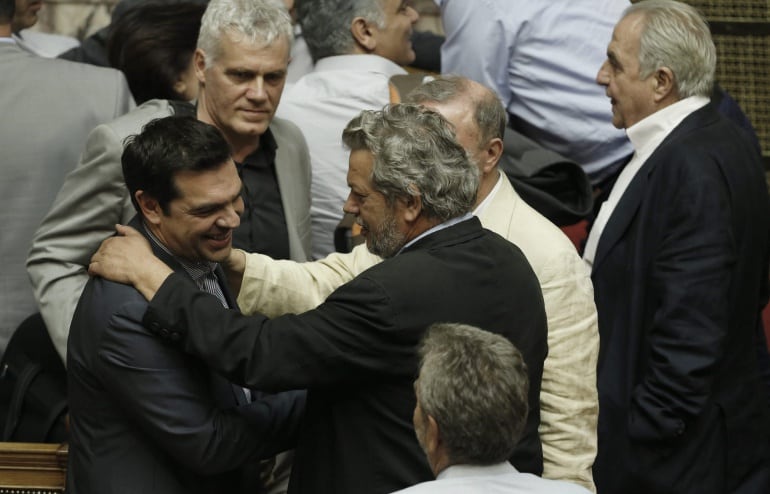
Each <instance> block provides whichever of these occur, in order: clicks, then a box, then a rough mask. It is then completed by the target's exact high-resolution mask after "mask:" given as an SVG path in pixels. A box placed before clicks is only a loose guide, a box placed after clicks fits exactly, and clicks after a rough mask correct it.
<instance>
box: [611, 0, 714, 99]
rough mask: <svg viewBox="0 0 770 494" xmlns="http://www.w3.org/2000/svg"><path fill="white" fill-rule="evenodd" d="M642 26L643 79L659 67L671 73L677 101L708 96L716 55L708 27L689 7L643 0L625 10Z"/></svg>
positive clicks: (664, 1) (670, 1) (640, 72)
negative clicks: (636, 18) (634, 16)
mask: <svg viewBox="0 0 770 494" xmlns="http://www.w3.org/2000/svg"><path fill="white" fill-rule="evenodd" d="M632 14H638V15H641V16H642V17H643V21H644V25H643V28H642V34H641V39H640V45H639V75H640V77H641V78H642V79H646V78H647V77H649V76H650V74H652V73H653V72H655V70H657V69H658V68H660V67H668V68H669V69H671V71H672V72H673V73H674V78H675V83H676V88H677V91H678V93H679V97H680V98H687V97H689V96H709V95H710V94H711V91H712V89H713V86H714V73H715V71H716V63H717V54H716V47H715V46H714V41H713V40H712V38H711V31H709V27H708V24H707V23H706V21H705V19H704V18H703V16H702V15H701V14H700V13H699V12H698V11H697V10H696V9H695V8H694V7H692V6H690V5H687V4H685V3H681V2H676V1H674V0H645V1H643V2H639V3H636V4H633V5H631V6H630V7H628V8H627V9H626V11H625V13H624V14H623V17H627V16H629V15H632Z"/></svg>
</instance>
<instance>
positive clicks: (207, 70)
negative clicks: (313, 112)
mask: <svg viewBox="0 0 770 494" xmlns="http://www.w3.org/2000/svg"><path fill="white" fill-rule="evenodd" d="M207 56H209V55H208V54H205V53H203V52H202V51H201V50H200V49H198V50H197V51H196V52H195V70H196V75H197V77H198V80H199V81H200V83H201V89H200V93H199V96H198V107H199V110H198V114H199V118H200V119H201V120H203V121H204V122H206V123H210V124H212V125H214V126H215V127H217V128H218V129H219V130H220V131H221V132H222V134H223V135H224V136H225V138H226V139H227V141H228V142H229V143H230V145H231V146H232V147H233V148H234V155H235V156H236V159H241V158H240V157H239V156H238V155H239V154H240V153H239V148H240V147H242V146H248V145H253V144H254V142H255V140H256V139H255V138H258V137H259V136H260V135H262V134H264V133H265V131H266V130H267V127H268V126H269V125H270V122H271V121H272V119H273V115H275V110H276V108H277V107H278V103H279V102H280V101H281V93H282V92H283V86H284V84H285V82H286V68H287V65H288V63H289V41H288V40H287V39H285V38H279V39H277V40H275V41H274V42H273V43H272V44H271V45H269V46H264V45H262V44H252V43H250V42H249V41H247V40H240V39H239V37H238V36H237V35H236V34H233V33H230V34H223V35H222V37H221V40H220V53H219V56H218V57H217V58H216V59H214V60H211V61H210V66H209V67H206V57H207Z"/></svg>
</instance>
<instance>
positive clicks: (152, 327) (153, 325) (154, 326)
mask: <svg viewBox="0 0 770 494" xmlns="http://www.w3.org/2000/svg"><path fill="white" fill-rule="evenodd" d="M150 331H152V332H153V333H157V332H159V331H160V324H158V321H152V322H151V323H150Z"/></svg>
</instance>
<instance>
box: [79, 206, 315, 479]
mask: <svg viewBox="0 0 770 494" xmlns="http://www.w3.org/2000/svg"><path fill="white" fill-rule="evenodd" d="M131 225H132V226H133V227H135V228H137V229H138V230H139V231H142V232H144V229H143V228H142V227H141V224H140V222H139V221H138V220H137V218H134V220H133V221H132V222H131ZM153 248H154V251H155V254H156V255H157V256H158V257H160V258H161V259H163V260H164V261H165V262H166V263H167V264H169V265H170V266H171V267H172V268H174V269H175V270H176V271H177V272H178V273H180V276H185V277H187V279H189V277H188V275H187V273H186V272H185V271H184V269H183V268H182V267H181V266H180V265H179V264H178V263H177V262H176V261H175V260H174V259H173V258H172V257H171V256H169V255H168V254H166V253H164V252H163V251H162V250H160V249H159V248H157V247H156V246H153ZM218 271H219V272H218V273H217V275H218V276H219V277H220V279H223V277H222V273H221V268H219V269H218ZM222 288H223V292H224V293H225V297H226V298H227V300H228V303H229V305H230V306H231V307H237V306H236V304H235V300H234V299H233V298H232V296H231V294H230V293H229V291H227V287H226V285H225V284H222ZM146 307H147V302H146V301H145V300H144V298H143V297H142V296H141V295H140V294H139V293H138V292H137V291H136V290H134V289H133V288H132V287H130V286H127V285H121V284H117V283H112V282H109V281H106V280H104V279H101V278H92V279H91V280H90V281H89V282H88V284H87V285H86V288H85V290H84V292H83V295H82V297H81V298H80V303H79V304H78V307H77V310H76V312H75V317H74V319H73V322H72V328H71V331H70V337H69V342H68V349H67V368H68V387H69V406H70V426H71V440H70V447H69V458H68V467H67V489H68V492H69V493H70V494H87V493H94V494H110V493H143V494H149V493H158V494H173V493H179V494H182V493H185V494H188V493H191V492H192V493H205V492H249V491H247V490H245V488H246V487H247V486H248V487H249V489H251V487H252V486H253V483H252V481H253V480H254V479H253V476H252V475H251V474H252V473H254V472H256V470H257V463H256V459H257V458H258V457H266V456H269V455H271V454H274V453H275V452H276V451H280V450H283V449H287V448H288V447H290V446H292V443H293V442H296V437H295V436H296V432H295V430H296V429H297V428H298V423H299V419H300V417H301V412H302V408H303V404H304V397H303V396H302V395H301V394H299V395H298V394H297V393H287V394H285V395H277V396H274V397H265V399H263V400H257V401H255V402H254V403H247V402H246V397H245V394H244V393H243V390H242V389H241V388H238V387H235V386H233V385H232V384H230V383H228V382H227V381H226V380H225V379H224V378H222V377H219V376H217V375H215V374H213V373H211V372H210V371H209V370H208V369H207V368H206V367H205V365H204V364H203V362H201V360H200V359H197V358H195V357H192V356H189V355H183V354H181V353H179V352H178V351H176V350H174V349H173V348H171V347H169V346H167V345H165V344H164V343H163V342H162V341H160V340H158V339H157V338H155V337H153V336H152V334H151V333H150V332H149V331H147V330H146V329H145V328H144V327H142V325H141V318H142V315H143V314H144V311H145V309H146ZM220 307H221V305H220ZM223 309H224V308H223ZM233 312H236V311H233ZM259 396H260V397H261V395H259ZM241 466H246V468H244V469H243V470H244V471H240V470H239V468H240V467H241ZM250 492H251V493H253V492H254V491H253V490H251V491H250Z"/></svg>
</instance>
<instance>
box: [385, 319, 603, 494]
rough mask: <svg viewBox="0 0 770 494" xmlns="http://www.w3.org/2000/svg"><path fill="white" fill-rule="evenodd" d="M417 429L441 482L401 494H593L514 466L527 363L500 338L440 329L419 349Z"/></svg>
mask: <svg viewBox="0 0 770 494" xmlns="http://www.w3.org/2000/svg"><path fill="white" fill-rule="evenodd" d="M419 353H420V373H419V376H418V377H417V380H415V382H414V393H415V396H416V398H417V404H416V406H415V408H414V417H413V422H414V429H415V432H416V434H417V440H418V442H419V443H420V446H421V447H422V449H423V451H425V455H426V456H427V458H428V464H430V467H431V470H432V471H433V473H434V474H435V475H436V476H437V478H436V480H433V481H428V482H423V483H422V484H418V485H416V486H413V487H410V488H407V489H404V490H401V491H398V493H399V494H407V493H409V494H418V493H420V494H429V493H433V492H436V493H441V494H454V493H457V494H475V493H478V494H498V493H499V494H517V493H520V494H525V493H527V494H533V493H539V494H588V492H589V491H587V490H586V489H584V488H582V487H578V486H576V485H571V484H568V483H566V482H560V481H554V480H546V479H542V478H540V477H538V476H536V475H532V474H527V473H520V472H518V471H517V470H516V468H514V467H513V466H512V465H511V464H510V463H508V461H507V460H508V458H509V457H510V455H511V452H512V451H513V449H514V447H515V446H516V442H517V441H518V439H519V436H520V435H521V432H522V431H523V430H524V425H525V423H526V420H527V412H528V407H527V393H528V389H529V381H528V379H527V364H526V363H525V362H524V358H523V357H522V355H521V352H519V350H518V349H517V348H516V347H515V346H514V345H513V344H511V342H510V341H508V340H506V339H505V338H503V337H502V336H500V335H497V334H494V333H490V332H488V331H484V330H482V329H480V328H476V327H473V326H469V325H466V324H456V323H439V324H434V325H432V326H431V327H429V328H428V330H427V331H426V333H425V336H423V339H422V342H421V344H420V350H419Z"/></svg>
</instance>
